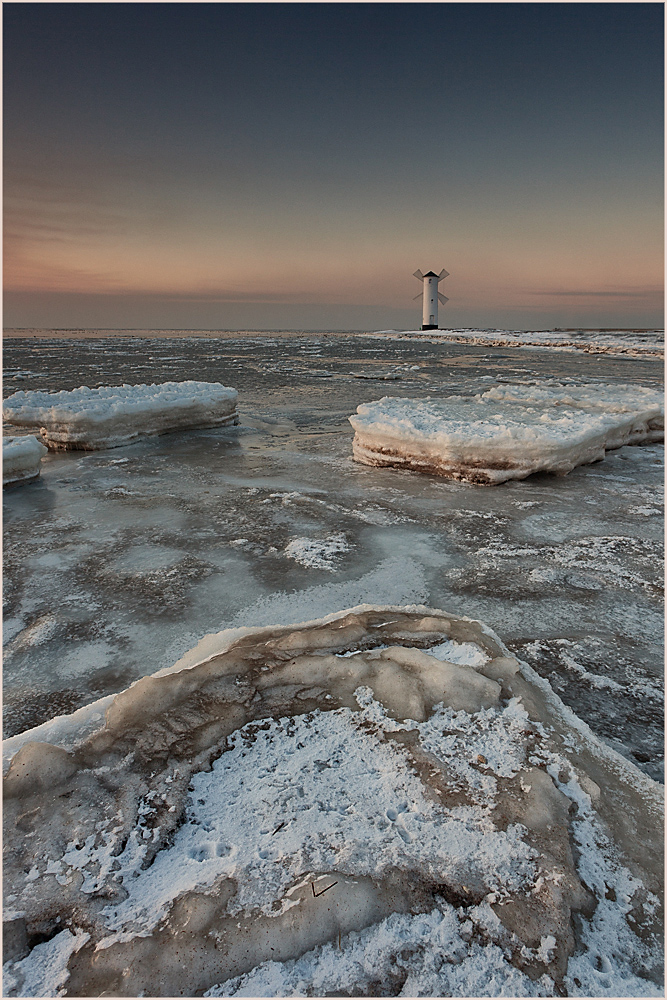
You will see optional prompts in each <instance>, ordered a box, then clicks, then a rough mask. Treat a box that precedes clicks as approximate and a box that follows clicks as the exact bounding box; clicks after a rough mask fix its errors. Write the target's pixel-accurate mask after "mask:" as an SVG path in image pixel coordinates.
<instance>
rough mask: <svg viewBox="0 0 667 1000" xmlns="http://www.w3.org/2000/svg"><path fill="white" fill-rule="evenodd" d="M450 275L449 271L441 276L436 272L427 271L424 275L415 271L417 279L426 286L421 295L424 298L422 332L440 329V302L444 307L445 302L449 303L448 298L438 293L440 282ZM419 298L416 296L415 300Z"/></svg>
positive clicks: (442, 272) (443, 272)
mask: <svg viewBox="0 0 667 1000" xmlns="http://www.w3.org/2000/svg"><path fill="white" fill-rule="evenodd" d="M448 274H449V271H445V270H444V269H443V270H442V271H441V272H440V274H435V272H434V271H427V272H426V274H422V273H421V271H415V278H419V280H420V281H421V282H423V285H424V290H423V292H421V293H420V294H421V295H423V296H424V311H423V313H422V319H423V321H422V330H437V329H438V301H440V302H442V304H443V306H444V304H445V302H449V299H448V298H447V296H446V295H441V294H440V292H439V291H438V282H439V281H442V279H443V278H446V277H447V275H448ZM419 297H420V296H419V295H415V299H418V298H419Z"/></svg>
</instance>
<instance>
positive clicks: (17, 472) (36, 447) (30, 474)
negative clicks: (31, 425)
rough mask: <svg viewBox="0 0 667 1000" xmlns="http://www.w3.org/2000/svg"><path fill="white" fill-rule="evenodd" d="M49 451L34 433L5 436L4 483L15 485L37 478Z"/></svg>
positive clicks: (3, 449) (3, 448)
mask: <svg viewBox="0 0 667 1000" xmlns="http://www.w3.org/2000/svg"><path fill="white" fill-rule="evenodd" d="M47 453H48V448H45V447H44V445H43V444H42V442H41V441H38V440H37V438H36V437H33V435H32V434H26V435H25V436H24V437H5V438H3V439H2V485H3V486H13V485H15V484H16V483H29V482H30V481H31V480H32V479H37V476H38V475H39V472H40V464H41V461H42V458H43V457H44V455H46V454H47Z"/></svg>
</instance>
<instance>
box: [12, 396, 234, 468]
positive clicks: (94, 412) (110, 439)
mask: <svg viewBox="0 0 667 1000" xmlns="http://www.w3.org/2000/svg"><path fill="white" fill-rule="evenodd" d="M237 395H238V394H237V392H236V389H231V388H229V387H228V386H224V385H222V384H221V383H220V382H191V381H190V382H163V383H161V384H158V385H122V386H102V387H101V388H99V389H89V388H88V387H87V386H81V387H80V388H78V389H72V390H71V391H64V390H63V391H61V392H41V391H30V392H16V393H14V395H12V396H9V398H8V399H6V400H5V402H4V404H3V415H4V418H5V420H6V421H8V423H10V424H14V425H15V426H19V427H27V428H30V429H34V430H39V432H40V434H41V436H42V438H43V440H44V442H45V443H46V444H47V445H48V447H49V448H51V449H53V450H66V449H82V450H86V451H92V450H95V449H98V448H115V447H118V446H120V445H123V444H127V443H128V442H130V441H134V440H136V439H137V438H140V437H144V436H148V435H154V434H165V433H168V432H169V431H179V430H186V429H188V428H193V427H220V426H225V425H226V424H236V423H238V414H237V412H236V400H237Z"/></svg>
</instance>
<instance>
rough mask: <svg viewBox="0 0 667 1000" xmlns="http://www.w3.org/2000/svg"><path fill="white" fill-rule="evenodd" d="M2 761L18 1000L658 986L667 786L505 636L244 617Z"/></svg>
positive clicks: (591, 992) (23, 742)
mask: <svg viewBox="0 0 667 1000" xmlns="http://www.w3.org/2000/svg"><path fill="white" fill-rule="evenodd" d="M350 654H352V655H350ZM3 751H4V756H5V760H6V764H7V770H6V776H5V809H4V823H5V832H4V845H5V851H6V861H5V876H4V882H3V889H4V892H5V906H6V910H5V921H6V932H7V934H6V945H5V956H4V957H5V966H4V974H5V980H4V994H5V995H6V996H28V995H44V996H54V995H62V992H63V991H64V990H66V992H67V995H70V996H94V995H99V993H100V992H101V991H106V992H107V993H108V994H110V995H111V994H113V995H129V996H141V995H150V996H160V995H162V996H176V995H186V996H193V995H195V994H201V993H203V992H205V993H206V995H208V996H290V995H304V994H305V995H309V994H312V995H320V996H321V995H327V994H333V995H341V991H342V993H343V995H368V994H369V993H372V994H373V995H377V991H378V990H379V995H397V994H399V993H402V994H403V995H410V996H419V995H429V996H448V995H449V996H458V995H461V996H471V995H474V996H484V995H488V996H552V995H570V996H573V995H580V996H598V995H600V996H602V995H615V996H658V995H660V985H659V971H658V968H659V964H660V962H659V959H660V947H661V941H662V937H661V930H660V923H659V915H658V912H657V903H658V893H659V891H660V885H661V874H660V862H661V857H662V851H661V847H660V844H661V839H660V829H661V797H660V794H659V788H658V786H657V785H656V783H654V782H652V781H651V780H650V779H649V778H647V777H646V776H645V775H643V774H642V773H641V772H639V771H637V769H635V768H634V767H633V766H632V765H631V764H629V763H628V762H627V761H625V760H624V759H622V758H621V757H619V756H618V755H617V754H615V753H614V752H613V751H610V750H609V749H608V748H606V747H605V746H604V745H603V744H602V743H601V742H600V741H599V740H597V738H596V737H594V736H593V734H592V733H591V732H590V730H588V728H587V727H586V726H585V724H583V723H582V722H581V721H580V720H578V719H577V718H576V716H574V715H573V714H572V712H571V711H569V710H568V709H567V708H565V707H564V706H563V704H562V702H560V700H559V699H558V698H557V696H556V695H555V694H554V692H553V691H552V689H551V688H550V686H549V685H548V683H547V682H546V681H544V680H542V679H541V678H539V677H538V676H537V675H536V674H535V673H534V671H533V670H532V669H531V668H530V667H529V666H527V665H526V664H524V663H521V662H520V661H518V660H516V659H515V658H513V657H511V656H510V655H508V651H507V649H506V648H505V647H504V646H503V645H502V643H501V642H500V640H499V639H498V638H497V637H496V636H495V635H494V633H492V632H491V631H490V630H489V629H488V628H486V627H485V626H483V625H481V624H480V623H479V622H474V621H470V620H469V619H465V618H458V617H455V616H453V615H450V614H446V613H445V612H442V611H437V610H433V609H429V608H425V607H419V606H409V607H393V606H389V607H381V606H371V605H362V606H359V607H356V608H352V609H349V610H346V611H341V612H336V613H334V614H331V615H328V616H327V617H325V618H322V619H319V620H317V621H311V622H306V623H303V624H300V625H289V626H275V625H274V626H266V627H261V628H238V629H233V630H227V631H225V632H221V633H217V634H214V635H210V636H207V637H205V638H204V639H203V640H202V641H201V642H200V643H199V645H198V646H197V647H196V648H195V649H193V650H191V651H190V653H188V654H186V656H185V657H183V658H182V659H181V660H179V661H178V662H177V663H176V664H174V665H173V667H170V668H168V669H166V670H162V671H159V672H158V673H156V674H153V675H151V676H147V677H144V678H143V679H142V680H140V681H138V682H137V683H135V684H134V685H132V687H130V688H128V689H127V690H126V691H124V692H121V693H120V694H118V695H116V696H111V697H109V698H107V699H105V700H104V702H101V703H98V704H97V705H91V706H89V707H88V708H87V709H86V710H85V711H84V710H80V711H79V712H77V713H75V714H74V715H73V716H71V717H63V718H60V719H58V720H54V721H53V722H52V723H46V724H45V725H44V726H42V727H40V728H39V729H37V730H33V731H31V732H28V733H24V734H21V735H20V736H17V737H14V738H12V740H10V741H6V742H5V744H4V746H3ZM8 945H9V947H8ZM183 954H187V955H188V961H187V962H184V961H183ZM36 988H37V989H38V990H39V992H37V993H36V992H35V989H36Z"/></svg>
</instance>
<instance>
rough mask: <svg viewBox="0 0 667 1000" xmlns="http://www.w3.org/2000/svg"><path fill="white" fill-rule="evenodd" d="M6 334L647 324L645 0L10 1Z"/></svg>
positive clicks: (651, 247)
mask: <svg viewBox="0 0 667 1000" xmlns="http://www.w3.org/2000/svg"><path fill="white" fill-rule="evenodd" d="M3 8H4V48H5V54H4V116H5V118H4V169H5V203H4V204H5V221H4V232H5V265H4V268H5V270H4V281H5V298H4V324H5V327H54V328H66V327H69V328H71V327H103V328H108V329H142V328H163V329H257V330H259V329H303V330H309V329H312V330H324V329H330V330H336V329H340V330H345V329H361V330H377V329H388V328H395V329H415V328H418V327H419V325H420V323H421V304H420V302H419V301H414V296H415V295H418V294H419V293H420V291H421V285H420V284H419V282H418V281H417V279H415V278H414V277H413V272H414V271H415V270H416V269H417V268H420V269H421V270H422V271H424V272H425V271H428V270H434V271H436V272H439V271H440V270H441V269H442V268H446V269H447V271H449V272H450V276H449V277H448V278H447V279H445V281H444V282H443V283H442V285H441V291H442V292H444V294H445V295H447V296H449V299H450V301H449V302H448V303H447V305H446V306H444V307H441V309H440V326H441V327H475V326H478V327H485V328H486V327H500V328H513V329H528V328H534V329H548V328H552V327H554V326H556V327H561V328H568V327H623V328H628V327H651V326H660V327H661V326H662V325H663V313H662V282H663V273H664V272H663V190H664V185H663V134H664V132H663V93H664V90H663V7H662V4H661V3H590V4H589V3H576V2H575V3H447V2H444V3H371V4H367V3H342V4H337V3H269V4H264V3H167V4H163V3H11V2H9V3H7V2H6V3H5V4H4V5H3Z"/></svg>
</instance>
